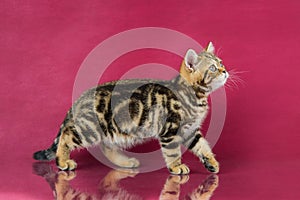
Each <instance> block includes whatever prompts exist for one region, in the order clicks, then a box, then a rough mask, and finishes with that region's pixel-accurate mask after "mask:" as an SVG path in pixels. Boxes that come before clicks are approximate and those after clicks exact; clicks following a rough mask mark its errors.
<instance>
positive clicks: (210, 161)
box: [201, 156, 220, 173]
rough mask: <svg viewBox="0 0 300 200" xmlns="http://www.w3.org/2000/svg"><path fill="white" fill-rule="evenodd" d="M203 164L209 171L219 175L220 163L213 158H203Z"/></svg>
mask: <svg viewBox="0 0 300 200" xmlns="http://www.w3.org/2000/svg"><path fill="white" fill-rule="evenodd" d="M201 162H202V163H203V165H204V167H205V168H206V169H207V170H208V171H210V172H212V173H219V170H220V168H219V163H218V161H217V160H216V159H215V158H214V157H213V156H210V157H208V156H207V157H206V156H202V158H201Z"/></svg>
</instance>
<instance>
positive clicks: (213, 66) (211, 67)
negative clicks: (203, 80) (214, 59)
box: [209, 65, 217, 72]
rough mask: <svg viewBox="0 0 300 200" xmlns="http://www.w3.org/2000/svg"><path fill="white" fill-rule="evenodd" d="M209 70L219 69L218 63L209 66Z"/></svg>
mask: <svg viewBox="0 0 300 200" xmlns="http://www.w3.org/2000/svg"><path fill="white" fill-rule="evenodd" d="M209 70H210V71H212V72H215V71H217V67H216V65H211V66H210V67H209Z"/></svg>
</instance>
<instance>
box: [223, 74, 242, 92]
mask: <svg viewBox="0 0 300 200" xmlns="http://www.w3.org/2000/svg"><path fill="white" fill-rule="evenodd" d="M246 72H247V71H236V70H230V71H229V72H228V73H229V78H228V81H227V83H226V84H225V86H226V87H227V88H229V89H239V86H243V87H244V86H245V85H246V83H245V81H244V80H243V79H242V78H241V77H240V74H243V73H246Z"/></svg>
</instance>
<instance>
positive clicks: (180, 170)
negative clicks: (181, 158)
mask: <svg viewBox="0 0 300 200" xmlns="http://www.w3.org/2000/svg"><path fill="white" fill-rule="evenodd" d="M169 171H170V173H171V174H176V175H181V174H189V173H190V169H189V168H188V166H186V165H185V164H180V165H176V166H174V167H169Z"/></svg>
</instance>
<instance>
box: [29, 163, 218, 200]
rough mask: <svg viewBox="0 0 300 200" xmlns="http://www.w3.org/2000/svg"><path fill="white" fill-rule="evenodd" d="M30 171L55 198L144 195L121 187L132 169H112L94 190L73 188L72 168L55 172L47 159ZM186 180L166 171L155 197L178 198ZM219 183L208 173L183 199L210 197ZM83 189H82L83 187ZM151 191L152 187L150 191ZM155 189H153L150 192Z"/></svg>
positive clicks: (133, 173) (134, 199) (132, 174)
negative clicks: (164, 178) (43, 182)
mask: <svg viewBox="0 0 300 200" xmlns="http://www.w3.org/2000/svg"><path fill="white" fill-rule="evenodd" d="M33 173H34V174H36V175H39V176H42V177H43V178H45V180H46V181H47V183H48V184H49V186H50V187H51V189H52V191H53V194H54V198H55V199H57V200H71V199H72V200H76V199H82V200H83V199H89V200H92V199H94V200H96V199H102V200H104V199H128V200H129V199H130V200H140V199H144V198H143V197H142V196H140V195H138V194H132V193H130V192H128V191H127V190H126V188H124V187H122V184H121V182H122V180H124V179H129V178H133V177H135V176H136V175H137V174H138V171H137V170H135V169H121V170H111V171H109V172H108V173H107V174H106V175H105V177H104V178H103V179H102V180H101V181H100V182H99V184H98V187H97V188H98V189H97V191H96V192H95V193H88V192H84V191H85V190H86V189H79V188H73V187H72V185H71V184H70V182H71V181H72V180H74V179H75V177H76V173H75V172H74V171H69V172H65V171H59V172H55V171H54V170H53V168H52V167H51V165H49V164H48V163H34V164H33ZM188 180H189V175H182V176H175V175H169V177H168V178H167V179H166V181H165V184H164V186H163V188H162V190H161V192H160V196H159V198H158V199H160V200H169V199H173V200H175V199H179V197H180V186H181V185H183V184H186V183H187V182H188ZM218 185H219V178H218V176H217V175H215V174H214V175H209V176H208V177H207V178H206V179H205V180H204V181H203V182H202V183H201V184H200V185H199V186H198V187H197V188H195V189H194V190H193V191H192V192H190V193H188V194H186V195H183V199H190V200H194V199H195V200H196V199H197V200H209V199H210V198H211V197H212V195H213V192H214V191H215V190H216V189H217V187H218ZM82 190H83V191H82ZM152 192H153V191H152ZM153 193H155V192H153Z"/></svg>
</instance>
